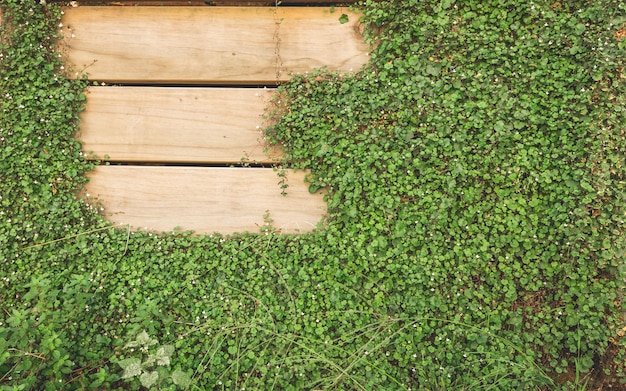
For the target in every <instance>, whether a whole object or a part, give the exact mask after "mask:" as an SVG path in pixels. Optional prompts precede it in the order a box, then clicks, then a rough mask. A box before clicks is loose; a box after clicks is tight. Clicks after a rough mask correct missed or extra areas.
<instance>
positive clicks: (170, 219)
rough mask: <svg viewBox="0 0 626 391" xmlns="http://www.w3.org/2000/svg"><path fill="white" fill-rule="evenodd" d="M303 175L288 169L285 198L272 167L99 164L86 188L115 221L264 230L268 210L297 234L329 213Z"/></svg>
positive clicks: (161, 228)
mask: <svg viewBox="0 0 626 391" xmlns="http://www.w3.org/2000/svg"><path fill="white" fill-rule="evenodd" d="M304 176H305V173H304V172H302V171H287V174H286V177H287V180H288V184H289V187H288V188H287V195H285V196H283V195H281V188H280V186H279V184H278V182H279V180H280V178H279V177H278V175H277V173H276V172H274V171H273V170H272V169H264V168H208V167H138V166H98V167H96V169H95V170H94V171H93V172H92V173H91V175H90V178H91V179H90V182H89V183H88V184H87V186H86V192H87V193H88V194H89V198H90V199H91V200H97V201H99V202H101V203H102V206H103V207H104V209H105V211H104V214H105V216H106V218H107V219H109V220H110V221H112V222H114V223H119V224H130V225H131V226H133V227H140V228H144V229H148V230H156V231H169V230H172V229H174V228H176V227H178V228H179V229H182V230H194V231H196V232H197V233H212V232H221V233H224V234H230V233H234V232H244V231H249V232H259V229H260V227H261V226H263V225H264V217H263V216H264V215H265V214H266V213H268V212H269V217H270V218H271V219H273V226H274V227H276V228H278V229H280V230H281V232H283V233H295V232H308V231H311V230H312V229H313V228H315V226H316V225H317V224H318V223H319V222H320V221H321V219H322V216H323V215H324V214H325V213H326V204H325V202H324V200H323V195H322V194H315V195H313V194H310V193H309V191H308V187H307V185H306V184H305V183H304V182H303V180H304Z"/></svg>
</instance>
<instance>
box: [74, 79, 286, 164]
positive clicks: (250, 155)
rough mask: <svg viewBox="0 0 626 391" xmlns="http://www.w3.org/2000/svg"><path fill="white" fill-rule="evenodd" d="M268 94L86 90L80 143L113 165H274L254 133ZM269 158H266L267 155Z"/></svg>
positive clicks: (258, 133) (268, 91)
mask: <svg viewBox="0 0 626 391" xmlns="http://www.w3.org/2000/svg"><path fill="white" fill-rule="evenodd" d="M272 92H273V90H272V89H263V88H179V87H90V88H89V90H88V93H87V107H86V110H85V111H84V112H83V113H82V114H81V125H80V132H79V134H78V138H79V139H80V140H81V141H82V143H83V150H84V151H85V152H87V153H88V154H89V156H90V157H91V156H92V154H95V156H96V158H98V159H103V160H110V161H118V162H160V163H217V164H224V163H237V162H239V161H241V159H242V158H245V159H246V161H250V162H258V163H268V162H275V161H276V160H277V158H279V157H280V156H281V151H280V150H279V149H278V148H272V149H271V150H267V151H265V150H266V149H267V147H266V145H265V144H264V142H263V140H262V137H263V135H262V133H261V131H260V130H259V127H260V126H261V125H262V123H263V118H262V116H263V113H264V108H265V107H266V105H267V104H268V103H269V100H270V97H271V94H272ZM266 152H267V153H266Z"/></svg>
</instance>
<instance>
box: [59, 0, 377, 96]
mask: <svg viewBox="0 0 626 391" xmlns="http://www.w3.org/2000/svg"><path fill="white" fill-rule="evenodd" d="M342 14H346V15H348V16H349V22H348V23H345V24H341V23H339V18H340V16H341V15H342ZM62 22H63V33H64V39H63V44H62V46H63V45H64V46H66V50H67V56H68V63H69V64H71V65H72V68H73V69H74V70H75V71H78V72H82V71H84V72H87V74H88V75H89V78H90V79H92V80H99V81H105V82H113V83H115V82H117V83H177V84H187V83H191V84H226V83H242V84H272V83H277V82H282V81H286V80H288V79H289V78H290V77H291V75H292V73H303V72H309V71H312V70H314V69H316V68H320V67H323V66H327V67H329V68H331V69H336V70H340V71H349V70H357V69H359V68H360V67H361V66H362V65H364V64H365V63H366V62H367V60H368V57H367V52H368V46H367V45H366V44H365V43H364V41H363V37H362V35H361V26H360V24H359V14H356V13H353V12H351V11H349V10H348V9H347V8H341V7H337V8H335V9H334V12H330V9H329V8H308V7H304V8H303V7H265V8H263V7H82V6H81V7H76V8H68V9H66V10H65V15H64V17H63V20H62Z"/></svg>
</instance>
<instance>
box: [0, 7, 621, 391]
mask: <svg viewBox="0 0 626 391" xmlns="http://www.w3.org/2000/svg"><path fill="white" fill-rule="evenodd" d="M0 5H1V6H2V8H3V18H4V20H3V24H2V27H0V31H1V33H0V34H1V35H0V42H2V44H0V55H1V62H0V95H1V96H2V100H1V102H0V105H1V110H2V116H1V117H0V155H1V156H0V157H1V158H0V172H1V173H2V175H1V177H0V197H1V198H0V262H1V264H2V268H0V303H1V304H0V307H1V311H0V387H1V388H2V389H14V388H17V389H51V390H52V389H110V388H127V389H138V388H140V387H141V384H143V385H146V386H149V385H154V384H157V383H158V382H159V381H162V383H159V386H164V387H174V386H176V385H178V386H180V388H187V387H192V386H194V387H199V388H200V389H244V388H247V389H281V390H282V389H284V390H299V389H328V390H330V389H336V390H343V389H345V390H348V389H350V390H352V389H356V390H369V389H413V390H415V389H428V390H433V389H468V390H474V389H482V388H495V389H542V388H549V389H555V388H559V387H561V388H565V389H568V388H571V387H573V386H577V387H579V388H580V387H584V385H585V384H588V385H593V384H595V385H596V386H597V385H602V384H603V383H604V384H609V383H612V384H615V385H618V384H619V383H620V381H621V380H623V379H624V373H623V370H624V368H623V363H624V357H623V341H621V340H620V337H621V336H623V333H624V329H623V326H624V325H623V319H621V318H620V314H621V309H622V308H621V306H622V296H621V293H622V291H623V278H624V275H623V272H624V262H623V260H624V249H625V247H626V245H625V243H624V241H625V240H626V239H625V238H626V236H625V235H624V219H625V217H626V216H625V212H624V194H626V193H625V188H624V184H625V178H624V159H625V156H626V140H625V137H626V136H625V134H624V132H625V128H624V123H625V121H624V120H625V114H624V113H625V111H624V107H626V101H625V100H626V99H625V96H626V94H625V91H624V85H625V84H624V58H626V56H625V53H624V52H625V48H626V39H623V35H622V33H621V32H623V30H624V28H625V25H624V24H625V23H626V15H625V12H626V10H624V6H623V5H622V4H621V3H620V2H619V1H611V0H605V1H598V2H583V1H571V2H562V3H560V2H554V3H547V2H521V1H514V0H509V1H497V2H495V1H487V2H486V1H467V2H453V1H449V0H444V1H441V2H423V1H416V0H406V1H402V2H392V1H369V0H368V1H366V2H365V4H364V5H363V6H364V7H363V12H364V19H363V22H364V23H365V24H366V25H367V26H369V27H368V29H367V30H366V32H367V34H368V39H369V41H370V42H371V43H372V44H373V45H375V47H374V48H373V49H372V52H371V63H370V65H368V66H367V67H366V68H364V69H362V70H360V71H358V72H356V73H354V74H352V75H337V74H334V73H330V72H327V71H325V70H321V71H319V72H316V73H314V74H307V75H295V76H294V79H293V81H292V82H290V83H288V84H286V85H284V86H282V87H281V88H280V90H279V95H278V96H277V98H276V101H275V102H274V105H273V106H272V108H271V111H270V112H269V118H268V126H267V129H266V136H267V137H268V139H270V140H271V141H272V142H275V143H280V144H282V145H283V147H284V148H285V149H286V152H287V156H286V161H285V165H286V166H288V165H291V166H296V167H308V168H310V169H311V172H312V175H311V178H310V180H311V187H312V189H317V188H320V187H325V188H326V189H327V191H328V196H327V199H328V205H329V217H328V222H327V224H326V226H325V228H324V229H323V230H319V231H317V232H314V233H312V234H306V235H300V236H288V235H278V234H276V233H274V232H273V231H271V230H270V231H268V232H267V235H265V234H258V235H257V234H238V235H233V236H230V237H223V236H221V235H218V234H213V235H206V236H196V235H193V234H191V233H166V234H155V233H151V232H131V231H130V230H128V228H127V227H111V226H110V225H108V224H107V223H106V222H104V221H103V220H102V219H101V218H100V217H99V216H98V214H97V207H96V206H95V205H91V204H90V203H89V202H86V200H85V199H83V198H81V197H80V196H79V197H77V194H80V193H79V192H80V189H81V186H82V185H83V183H84V182H85V175H86V173H87V172H88V171H89V170H90V169H91V168H92V164H91V163H89V162H87V161H86V160H85V159H84V156H83V154H82V152H81V149H80V145H79V143H78V142H77V141H76V140H75V139H74V134H75V132H76V130H77V123H78V114H79V112H80V110H81V109H82V108H83V106H84V103H85V97H84V95H83V94H82V91H83V89H84V88H85V86H86V81H84V80H82V79H80V78H79V79H71V80H67V79H66V78H65V75H67V74H68V70H66V69H63V67H64V65H63V62H62V54H63V53H62V52H61V53H59V52H57V51H55V49H54V48H55V46H54V42H55V41H56V39H57V34H56V32H57V31H58V28H59V27H58V25H59V23H60V20H59V17H60V10H59V9H58V8H57V7H56V6H55V5H50V4H48V5H42V4H39V3H37V2H34V1H27V0H0ZM339 22H340V21H339V20H338V21H337V23H339ZM59 55H60V56H61V57H59ZM71 72H75V71H73V70H72V71H71ZM69 74H72V73H69ZM287 191H288V189H287ZM127 336H137V337H136V338H135V340H134V342H133V341H131V342H130V343H128V341H127ZM157 340H158V341H162V343H163V345H159V344H158V343H156V344H152V345H151V343H152V342H153V341H157ZM133 345H134V346H133ZM130 349H138V350H137V351H135V352H129V350H130ZM142 349H144V350H143V351H142ZM159 349H161V350H159ZM174 349H175V351H176V355H175V356H174V355H173V354H172V353H173V351H174ZM130 353H137V354H130ZM166 367H167V371H168V372H167V374H165V372H163V376H161V373H160V372H159V371H160V370H165V369H166ZM159 368H161V369H159ZM170 370H171V372H169V371H170ZM155 373H156V377H155ZM168 374H171V376H169V377H168ZM127 380H130V381H127Z"/></svg>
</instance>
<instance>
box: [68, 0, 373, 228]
mask: <svg viewBox="0 0 626 391" xmlns="http://www.w3.org/2000/svg"><path fill="white" fill-rule="evenodd" d="M138 2H139V1H138ZM333 11H334V12H331V9H330V8H329V7H209V6H205V7H104V6H79V7H76V8H68V9H66V10H65V15H64V17H63V20H62V22H63V27H62V29H63V34H64V38H63V40H62V43H61V45H62V46H63V50H64V52H65V53H66V56H67V59H68V64H69V65H70V67H71V68H73V69H74V70H75V71H78V72H86V73H87V74H88V77H89V78H90V80H93V81H94V82H97V83H98V84H100V83H105V84H106V86H98V87H90V88H89V91H88V92H87V102H88V103H87V107H86V110H85V111H84V113H83V114H82V116H81V125H80V131H79V134H78V138H79V140H81V141H82V143H83V149H84V150H85V152H86V153H88V154H89V156H91V157H92V158H94V159H99V160H103V161H108V162H109V163H110V165H100V166H98V167H97V168H96V169H95V170H94V171H93V172H92V173H91V174H90V182H89V184H88V185H87V187H86V190H85V193H86V194H89V197H90V198H91V199H93V200H97V201H98V202H100V203H101V204H102V206H103V207H104V208H105V214H106V217H107V218H108V219H109V220H111V221H113V222H115V223H122V224H131V225H132V226H133V227H140V228H145V229H149V230H157V231H168V230H172V229H174V228H178V229H181V230H194V231H196V232H198V233H211V232H221V233H225V234H230V233H234V232H243V231H250V232H258V231H259V229H260V228H261V227H262V226H264V224H265V221H266V217H267V216H269V218H270V219H272V220H273V223H272V224H273V227H275V228H276V229H278V230H280V231H281V232H284V233H296V232H307V231H310V230H312V229H313V228H315V226H316V225H317V224H318V223H319V222H320V221H321V220H322V218H323V216H324V215H325V213H326V204H325V202H324V200H323V194H321V193H317V194H310V193H309V191H308V185H307V184H306V183H305V181H304V179H305V176H306V172H301V171H300V172H296V171H292V170H286V171H285V172H284V177H279V175H278V172H276V170H274V169H273V168H271V167H267V168H262V166H263V165H265V166H267V165H271V164H272V163H274V162H276V161H277V160H278V158H279V157H280V156H281V151H280V150H279V149H276V148H274V149H272V150H269V151H268V150H267V146H266V145H265V144H264V142H263V139H262V136H263V135H262V133H261V127H262V126H263V118H262V116H263V113H264V109H265V107H266V106H267V105H268V103H269V100H270V99H271V96H272V94H273V93H274V91H275V86H276V85H277V84H278V83H281V82H284V81H287V80H288V79H289V78H290V77H291V75H292V74H293V73H301V72H311V71H314V69H316V68H319V67H323V66H325V67H328V68H330V69H336V70H339V71H350V70H357V69H359V68H360V67H361V66H362V65H363V64H365V63H366V62H367V51H368V47H367V46H366V45H365V44H364V42H363V38H362V36H361V26H360V24H359V22H358V19H359V15H358V14H355V13H352V12H351V11H349V10H348V9H346V8H341V7H337V8H335V9H334V10H333ZM343 14H345V15H348V20H349V21H348V23H344V24H342V23H340V22H339V18H340V17H341V15H343ZM111 84H114V85H111ZM242 159H247V160H248V161H250V162H253V163H255V164H256V166H257V167H256V168H249V167H240V163H241V161H242ZM283 181H286V184H287V185H288V188H287V189H286V195H283V189H282V187H281V184H282V183H283Z"/></svg>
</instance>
